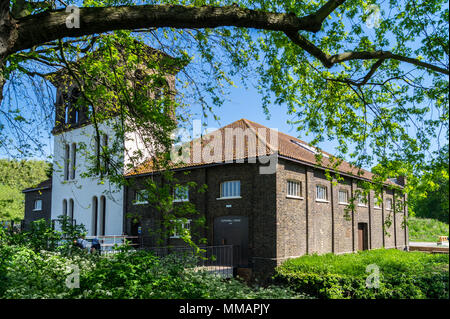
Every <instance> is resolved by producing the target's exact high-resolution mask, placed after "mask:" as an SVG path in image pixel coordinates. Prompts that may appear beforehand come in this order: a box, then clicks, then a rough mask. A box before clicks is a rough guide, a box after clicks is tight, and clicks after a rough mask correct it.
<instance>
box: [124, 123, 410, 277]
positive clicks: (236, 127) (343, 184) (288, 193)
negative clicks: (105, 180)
mask: <svg viewBox="0 0 450 319" xmlns="http://www.w3.org/2000/svg"><path fill="white" fill-rule="evenodd" d="M227 129H228V130H229V131H231V134H234V142H232V143H231V144H230V145H232V147H231V149H232V151H231V153H230V151H229V150H225V149H224V145H225V144H226V143H227V142H226V141H230V136H227V135H226V130H227ZM261 130H262V132H263V131H264V130H265V131H266V132H267V134H266V137H267V136H269V135H270V134H273V135H274V137H275V136H277V141H276V142H275V143H273V141H270V142H271V143H272V145H270V143H266V139H262V138H260V137H259V135H258V133H259V132H261ZM249 132H250V133H249ZM252 132H253V133H252ZM252 134H255V136H254V137H252V136H251V135H252ZM211 136H213V138H211ZM214 138H216V142H217V141H218V140H220V139H221V140H222V143H217V144H216V146H218V147H217V148H216V149H214V150H212V151H211V152H212V153H214V152H216V153H220V155H219V156H218V157H215V158H214V156H212V157H211V156H209V155H211V154H208V157H210V160H209V161H208V160H204V158H203V156H199V158H200V160H198V161H197V162H194V161H193V158H194V157H195V154H193V153H195V152H193V150H194V148H195V146H194V143H195V142H190V143H188V147H189V149H190V151H191V152H190V157H189V159H190V161H188V162H189V163H181V164H178V165H174V168H173V170H174V172H175V175H174V176H175V177H176V178H177V179H178V185H180V184H183V183H188V182H196V183H197V185H201V184H204V185H207V187H208V190H207V191H206V192H204V193H197V192H195V191H191V190H189V191H187V192H185V193H184V200H186V201H189V202H191V203H193V204H194V205H195V207H196V208H197V210H198V212H199V213H200V214H199V216H192V217H190V218H192V219H194V218H199V217H200V216H203V217H204V218H205V220H206V225H205V226H206V227H204V228H203V229H201V230H199V236H200V237H202V236H204V237H205V238H206V239H207V241H208V244H209V245H221V244H232V245H233V246H235V247H237V248H238V249H239V252H238V259H239V262H238V264H239V266H240V267H250V268H252V269H253V271H254V272H255V273H259V275H264V274H266V275H267V274H269V273H270V271H271V270H272V269H273V268H274V267H275V266H277V265H279V264H280V263H282V262H283V261H284V260H286V259H287V258H293V257H298V256H301V255H304V254H312V253H318V254H323V253H329V252H333V253H336V254H340V253H349V252H354V251H358V250H365V249H374V248H381V247H385V248H398V249H405V248H406V247H407V245H408V233H407V231H408V230H407V228H406V227H404V223H403V221H404V218H405V216H407V208H406V206H405V205H398V204H399V203H398V202H397V203H396V201H403V200H404V198H403V195H402V194H401V192H400V189H401V187H402V186H404V185H401V184H400V182H399V181H400V180H401V179H399V181H398V183H399V184H397V183H394V182H392V181H388V182H387V183H386V184H385V185H384V187H383V192H382V194H381V196H382V201H380V200H378V199H377V198H376V196H375V193H374V191H373V190H370V192H369V194H368V196H364V195H363V194H362V193H363V192H362V190H363V188H362V186H361V182H370V180H371V178H372V174H371V173H370V172H368V171H359V170H358V169H356V168H355V167H351V165H349V164H348V163H346V162H342V163H341V164H340V165H339V166H338V167H337V168H336V169H335V171H334V172H335V173H339V176H340V181H339V182H337V180H336V176H334V174H331V176H333V181H334V183H332V182H331V181H330V180H329V178H328V179H327V177H326V173H325V172H326V170H327V167H328V166H329V165H330V164H331V160H330V158H331V155H330V154H328V153H325V152H321V154H322V162H321V165H318V162H317V160H316V155H317V154H318V153H319V151H318V150H317V149H315V148H313V147H311V146H309V145H307V144H306V143H304V142H302V141H300V140H298V139H296V138H294V137H292V136H289V135H286V134H283V133H278V132H275V131H273V130H271V129H269V128H266V127H264V126H262V125H259V124H257V123H254V122H251V121H248V120H246V119H241V120H239V121H237V122H234V123H232V124H230V125H228V126H225V127H223V128H221V129H219V130H218V131H216V132H213V133H211V134H209V135H207V136H205V137H203V138H202V141H203V144H205V143H204V142H205V141H207V143H214V142H213V140H214ZM240 138H243V141H244V142H243V143H238V142H237V141H238V140H239V139H240ZM231 139H233V137H232V138H231ZM267 140H269V138H267ZM255 141H256V147H254V149H260V150H263V154H264V155H269V154H270V153H272V154H275V155H276V166H275V167H276V168H275V170H274V171H273V172H272V173H269V174H261V168H262V167H267V165H268V164H263V163H259V162H258V161H257V160H255V158H254V157H253V156H251V154H249V152H250V149H251V145H253V146H255ZM273 144H277V152H273V151H274V150H271V149H270V148H271V147H273ZM265 146H267V147H265ZM220 147H222V149H221V151H220V152H217V149H219V148H220ZM239 148H241V150H239ZM227 154H229V155H230V158H232V161H231V162H228V163H227V161H226V156H227ZM239 154H240V156H239ZM202 155H205V153H203V154H202ZM213 155H214V154H213ZM211 158H212V160H211ZM187 172H189V173H188V174H186V173H187ZM127 178H128V179H132V180H133V183H132V184H133V185H134V186H132V187H126V188H125V207H124V210H125V213H126V214H128V215H133V216H139V218H138V220H139V221H138V222H137V223H135V222H133V220H132V219H130V218H128V219H127V218H126V217H124V225H125V226H124V227H125V232H126V233H128V234H136V229H137V227H139V226H140V227H141V229H142V230H143V236H144V238H146V239H147V241H146V243H147V244H148V245H156V243H157V239H158V238H156V237H158V236H157V235H155V234H152V232H151V230H152V229H156V228H158V227H162V226H161V215H160V214H158V212H157V211H155V210H154V209H152V207H151V204H149V203H146V202H145V201H140V200H139V199H138V198H139V194H142V191H143V190H142V189H140V188H139V185H140V184H141V185H142V184H143V182H144V181H145V179H148V178H152V179H154V180H155V181H158V180H160V179H161V175H160V172H159V171H158V170H156V169H153V168H152V164H151V161H149V162H148V163H146V164H144V165H142V166H141V167H138V168H136V170H134V171H133V172H131V173H129V174H128V176H127ZM396 189H397V190H396ZM359 192H361V195H358V194H359ZM394 192H397V195H398V196H394ZM352 198H354V201H353V203H354V208H353V209H351V210H349V209H348V208H349V203H351V202H352ZM396 207H397V211H396V213H395V214H394V209H395V208H396ZM398 207H400V208H398ZM126 214H125V215H126ZM125 215H124V216H125ZM188 217H189V216H188ZM389 221H391V222H389ZM387 226H389V227H387ZM149 230H150V232H149ZM165 244H177V239H176V238H169V239H168V240H167V241H166V242H165ZM178 244H179V243H178Z"/></svg>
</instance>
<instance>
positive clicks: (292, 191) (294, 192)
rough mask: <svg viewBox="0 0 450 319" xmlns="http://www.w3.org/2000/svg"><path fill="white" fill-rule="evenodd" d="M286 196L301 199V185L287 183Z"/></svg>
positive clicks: (296, 182) (291, 182)
mask: <svg viewBox="0 0 450 319" xmlns="http://www.w3.org/2000/svg"><path fill="white" fill-rule="evenodd" d="M286 187H287V196H288V197H295V198H301V197H302V183H301V182H299V181H287V183H286Z"/></svg>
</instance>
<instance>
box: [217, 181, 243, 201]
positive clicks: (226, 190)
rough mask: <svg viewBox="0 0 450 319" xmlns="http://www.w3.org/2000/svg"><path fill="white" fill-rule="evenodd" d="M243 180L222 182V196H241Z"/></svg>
mask: <svg viewBox="0 0 450 319" xmlns="http://www.w3.org/2000/svg"><path fill="white" fill-rule="evenodd" d="M240 196H241V181H228V182H223V183H222V184H220V198H240Z"/></svg>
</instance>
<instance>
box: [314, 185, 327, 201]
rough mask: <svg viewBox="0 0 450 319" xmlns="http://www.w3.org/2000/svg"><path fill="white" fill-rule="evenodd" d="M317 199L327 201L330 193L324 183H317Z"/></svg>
mask: <svg viewBox="0 0 450 319" xmlns="http://www.w3.org/2000/svg"><path fill="white" fill-rule="evenodd" d="M316 200H317V201H327V200H328V193H327V188H326V187H325V186H323V185H316Z"/></svg>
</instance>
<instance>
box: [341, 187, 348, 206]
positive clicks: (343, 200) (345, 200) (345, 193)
mask: <svg viewBox="0 0 450 319" xmlns="http://www.w3.org/2000/svg"><path fill="white" fill-rule="evenodd" d="M339 204H348V191H347V190H345V189H340V190H339Z"/></svg>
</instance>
